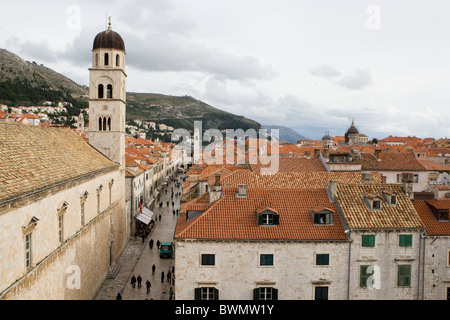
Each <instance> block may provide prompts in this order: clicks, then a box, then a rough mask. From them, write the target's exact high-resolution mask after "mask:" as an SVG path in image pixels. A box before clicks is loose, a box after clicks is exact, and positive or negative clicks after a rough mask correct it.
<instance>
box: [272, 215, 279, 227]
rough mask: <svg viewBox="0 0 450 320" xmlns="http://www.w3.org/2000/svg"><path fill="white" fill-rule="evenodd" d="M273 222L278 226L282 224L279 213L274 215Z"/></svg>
mask: <svg viewBox="0 0 450 320" xmlns="http://www.w3.org/2000/svg"><path fill="white" fill-rule="evenodd" d="M273 224H274V225H276V226H277V225H279V224H280V216H279V215H278V214H274V215H273Z"/></svg>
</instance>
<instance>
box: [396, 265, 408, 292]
mask: <svg viewBox="0 0 450 320" xmlns="http://www.w3.org/2000/svg"><path fill="white" fill-rule="evenodd" d="M397 285H398V286H399V287H409V286H411V265H400V266H398V280H397Z"/></svg>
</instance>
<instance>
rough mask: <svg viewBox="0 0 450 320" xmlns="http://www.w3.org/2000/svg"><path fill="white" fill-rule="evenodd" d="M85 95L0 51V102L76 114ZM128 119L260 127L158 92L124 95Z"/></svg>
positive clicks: (56, 75) (184, 125)
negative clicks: (45, 105) (62, 105)
mask: <svg viewBox="0 0 450 320" xmlns="http://www.w3.org/2000/svg"><path fill="white" fill-rule="evenodd" d="M88 94H89V88H88V87H87V86H83V85H80V84H77V83H76V82H75V81H73V80H71V79H69V78H68V77H66V76H64V75H63V74H61V73H58V72H56V71H54V70H52V69H50V68H48V67H45V66H44V65H42V64H41V65H38V64H37V63H36V62H34V61H33V62H29V61H25V60H24V59H22V58H21V57H19V56H18V55H16V54H14V53H12V52H9V51H8V50H6V49H0V103H4V104H6V105H11V106H18V105H37V104H38V103H41V102H43V101H52V102H58V101H66V102H71V103H72V104H73V106H74V108H73V109H74V110H70V112H69V113H70V114H72V115H76V114H79V110H80V109H82V108H86V107H87V106H88V101H89V97H88ZM55 100H56V101H55ZM131 119H141V120H151V121H155V122H161V123H162V120H164V124H166V125H169V126H173V127H174V128H185V129H188V130H193V127H194V121H202V126H203V129H204V130H207V129H212V128H217V129H219V130H224V129H239V128H240V129H243V130H247V129H249V128H253V129H255V130H259V129H260V128H261V124H260V123H258V122H257V121H254V120H252V119H248V118H246V117H244V116H239V115H235V114H232V113H229V112H226V111H223V110H220V109H218V108H216V107H213V106H211V105H209V104H207V103H205V102H202V101H200V100H197V99H195V98H193V97H190V96H170V95H164V94H159V93H138V92H127V121H129V120H131Z"/></svg>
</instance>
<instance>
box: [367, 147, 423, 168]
mask: <svg viewBox="0 0 450 320" xmlns="http://www.w3.org/2000/svg"><path fill="white" fill-rule="evenodd" d="M361 166H362V170H373V171H378V170H380V171H405V170H407V171H426V169H425V168H424V166H423V165H422V164H421V163H420V162H419V160H417V159H416V157H415V156H414V155H413V154H412V152H411V151H409V152H400V153H392V152H381V153H380V159H377V158H376V157H375V155H373V154H371V153H361Z"/></svg>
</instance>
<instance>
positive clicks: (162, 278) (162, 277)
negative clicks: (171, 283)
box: [161, 271, 164, 282]
mask: <svg viewBox="0 0 450 320" xmlns="http://www.w3.org/2000/svg"><path fill="white" fill-rule="evenodd" d="M161 282H164V271H161Z"/></svg>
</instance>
